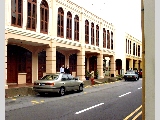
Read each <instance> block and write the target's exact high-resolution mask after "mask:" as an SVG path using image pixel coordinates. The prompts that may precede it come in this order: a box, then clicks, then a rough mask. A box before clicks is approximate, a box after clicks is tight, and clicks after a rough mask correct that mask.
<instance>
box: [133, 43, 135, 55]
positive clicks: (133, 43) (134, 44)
mask: <svg viewBox="0 0 160 120" xmlns="http://www.w3.org/2000/svg"><path fill="white" fill-rule="evenodd" d="M133 55H135V43H133Z"/></svg>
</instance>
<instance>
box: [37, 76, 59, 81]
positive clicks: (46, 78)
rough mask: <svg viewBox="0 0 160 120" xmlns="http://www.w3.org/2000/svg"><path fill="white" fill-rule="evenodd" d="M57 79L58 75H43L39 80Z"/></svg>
mask: <svg viewBox="0 0 160 120" xmlns="http://www.w3.org/2000/svg"><path fill="white" fill-rule="evenodd" d="M57 79H58V75H45V76H44V77H42V78H41V79H40V80H57Z"/></svg>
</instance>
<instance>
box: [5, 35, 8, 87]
mask: <svg viewBox="0 0 160 120" xmlns="http://www.w3.org/2000/svg"><path fill="white" fill-rule="evenodd" d="M7 44H8V38H7V33H5V89H8V85H7Z"/></svg>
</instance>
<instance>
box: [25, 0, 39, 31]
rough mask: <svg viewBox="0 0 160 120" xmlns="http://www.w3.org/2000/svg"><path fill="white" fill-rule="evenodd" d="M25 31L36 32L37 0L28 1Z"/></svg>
mask: <svg viewBox="0 0 160 120" xmlns="http://www.w3.org/2000/svg"><path fill="white" fill-rule="evenodd" d="M27 7H28V10H27V11H28V12H27V29H30V30H36V20H37V0H28V6H27Z"/></svg>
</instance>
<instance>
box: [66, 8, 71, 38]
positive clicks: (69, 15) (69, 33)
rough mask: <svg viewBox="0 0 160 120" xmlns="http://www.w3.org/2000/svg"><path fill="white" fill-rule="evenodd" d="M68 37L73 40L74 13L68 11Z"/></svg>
mask: <svg viewBox="0 0 160 120" xmlns="http://www.w3.org/2000/svg"><path fill="white" fill-rule="evenodd" d="M66 38H67V39H69V40H72V14H71V12H70V11H68V12H67V26H66Z"/></svg>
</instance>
